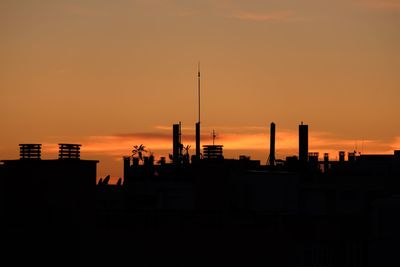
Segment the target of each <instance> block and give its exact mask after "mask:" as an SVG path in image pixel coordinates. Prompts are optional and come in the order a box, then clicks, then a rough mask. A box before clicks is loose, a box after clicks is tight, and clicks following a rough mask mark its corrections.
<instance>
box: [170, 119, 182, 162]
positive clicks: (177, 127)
mask: <svg viewBox="0 0 400 267" xmlns="http://www.w3.org/2000/svg"><path fill="white" fill-rule="evenodd" d="M181 154H182V151H181V124H180V123H179V124H173V125H172V161H173V163H174V164H177V163H178V162H179V158H180V155H181Z"/></svg>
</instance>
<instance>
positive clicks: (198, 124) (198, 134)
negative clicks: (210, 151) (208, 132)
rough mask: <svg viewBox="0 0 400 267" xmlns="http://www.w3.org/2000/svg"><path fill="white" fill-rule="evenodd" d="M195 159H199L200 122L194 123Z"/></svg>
mask: <svg viewBox="0 0 400 267" xmlns="http://www.w3.org/2000/svg"><path fill="white" fill-rule="evenodd" d="M196 159H200V122H196Z"/></svg>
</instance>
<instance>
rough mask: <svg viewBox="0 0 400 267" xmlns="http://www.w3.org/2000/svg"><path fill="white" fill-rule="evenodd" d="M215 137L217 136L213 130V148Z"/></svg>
mask: <svg viewBox="0 0 400 267" xmlns="http://www.w3.org/2000/svg"><path fill="white" fill-rule="evenodd" d="M216 137H217V134H216V133H215V130H214V129H213V131H212V139H213V146H214V145H215V138H216Z"/></svg>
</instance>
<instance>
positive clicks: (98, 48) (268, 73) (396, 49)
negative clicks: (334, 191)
mask: <svg viewBox="0 0 400 267" xmlns="http://www.w3.org/2000/svg"><path fill="white" fill-rule="evenodd" d="M0 38H1V42H0V62H1V64H0V114H1V116H0V125H1V128H0V129H1V130H0V158H1V159H11V158H18V144H19V143H42V144H43V145H44V158H55V157H56V152H57V143H62V142H73V143H75V142H76V143H81V144H83V147H82V157H83V158H86V159H100V160H101V162H100V164H99V168H98V170H99V171H98V173H99V176H104V175H106V174H111V176H112V177H118V176H121V175H122V162H121V157H122V156H123V155H129V154H130V151H131V149H132V146H133V145H137V144H141V143H143V144H145V145H146V146H147V147H148V148H149V149H150V150H152V151H153V152H154V153H155V154H156V156H160V155H167V154H168V153H169V152H170V150H171V147H172V136H171V135H172V124H173V123H177V122H179V121H181V122H182V124H183V134H184V143H185V144H188V143H191V144H193V143H194V138H193V132H194V131H193V126H194V123H195V121H196V116H197V115H196V110H197V106H196V103H197V98H196V93H197V91H196V90H197V81H196V78H197V77H196V75H197V62H198V61H201V67H202V70H201V73H202V100H203V102H202V110H203V112H202V125H203V135H204V139H206V140H204V143H206V142H210V133H211V131H212V129H215V130H216V131H217V133H218V138H217V142H219V143H222V144H224V147H225V150H226V155H227V156H229V157H236V158H237V157H238V156H239V154H246V155H251V156H252V157H253V158H255V159H261V160H262V162H263V163H264V162H265V161H266V157H267V155H268V131H269V123H270V122H271V121H274V122H275V123H276V124H277V138H278V140H277V153H278V157H282V158H283V157H284V156H286V155H290V154H296V153H297V127H298V124H299V123H300V121H304V122H305V123H306V124H308V125H309V128H310V151H319V152H320V153H321V154H322V153H324V152H331V153H334V154H332V157H333V158H334V157H335V156H336V154H337V151H338V150H346V151H351V150H354V149H356V148H357V150H359V151H362V152H363V153H393V150H394V149H400V119H399V115H400V105H399V100H400V0H335V1H328V0H279V1H267V0H263V1H256V0H233V1H229V0H213V1H211V0H203V1H189V0H175V1H173V0H136V1H135V0H132V1H128V0H113V1H105V0H92V1H90V0H79V1H77V0H76V1H73V0H70V1H67V0H59V1H56V0H41V1H33V0H30V1H29V0H18V1H14V0H1V1H0ZM192 153H194V146H192Z"/></svg>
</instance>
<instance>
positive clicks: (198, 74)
mask: <svg viewBox="0 0 400 267" xmlns="http://www.w3.org/2000/svg"><path fill="white" fill-rule="evenodd" d="M197 81H198V85H197V86H198V88H197V93H198V101H199V103H198V104H199V114H198V116H199V117H198V123H200V61H199V62H198V71H197Z"/></svg>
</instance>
